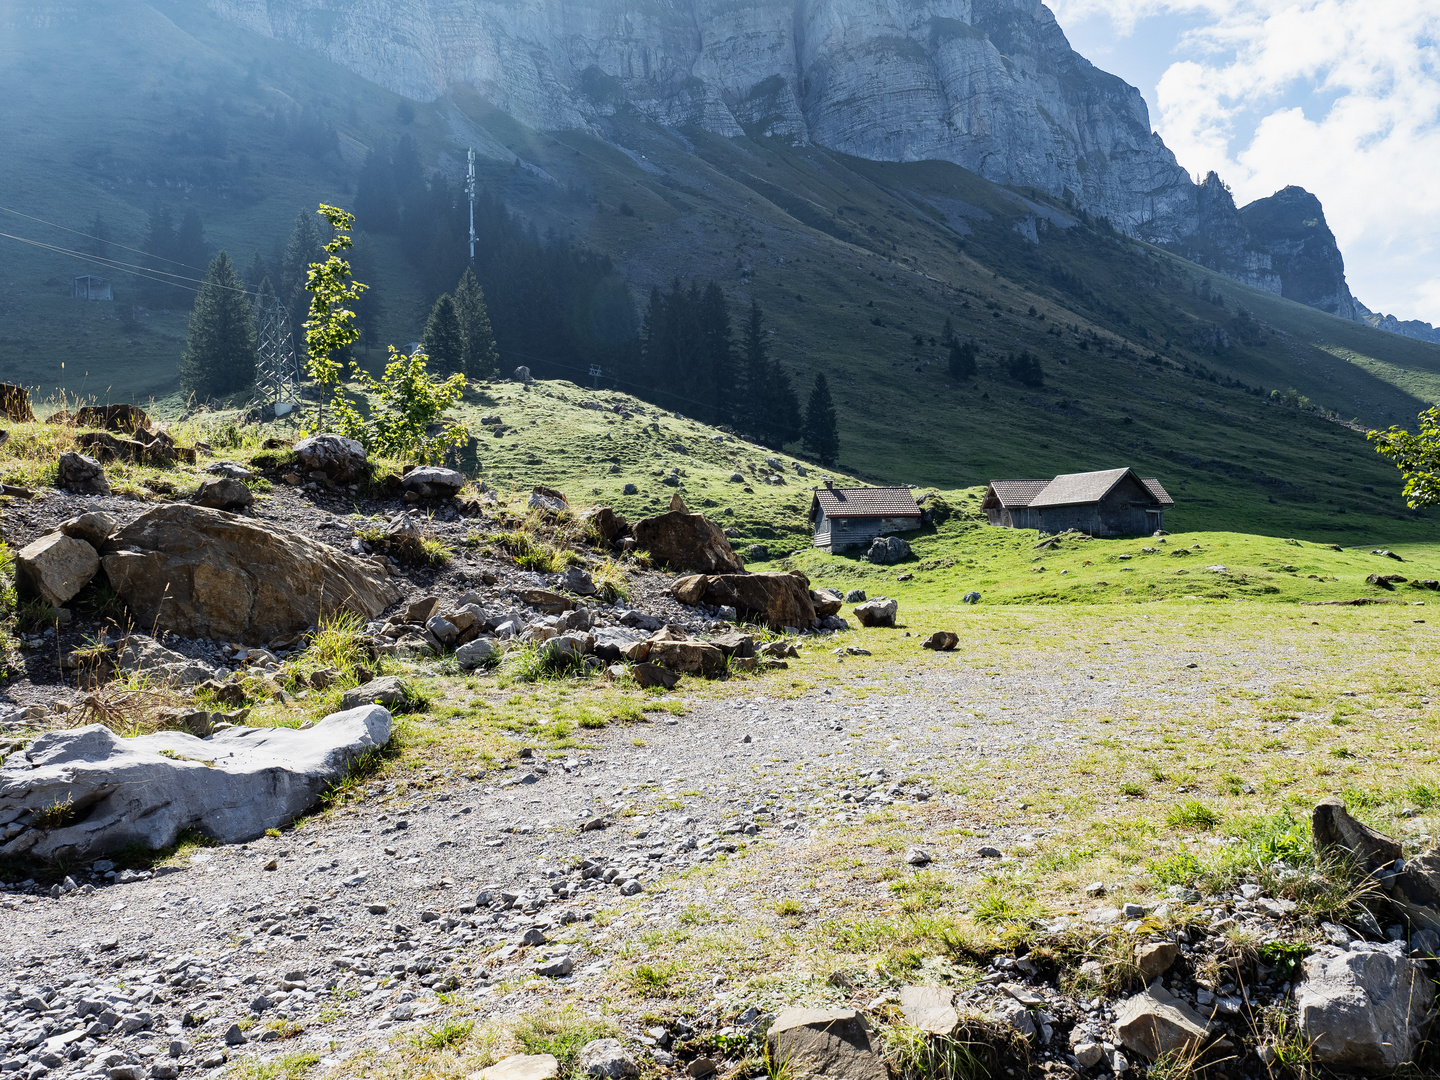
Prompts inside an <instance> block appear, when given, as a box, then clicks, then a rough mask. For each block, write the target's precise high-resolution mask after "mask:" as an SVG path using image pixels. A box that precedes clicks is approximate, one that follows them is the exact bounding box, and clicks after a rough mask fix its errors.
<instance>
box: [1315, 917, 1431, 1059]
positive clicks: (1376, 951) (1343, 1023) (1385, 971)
mask: <svg viewBox="0 0 1440 1080" xmlns="http://www.w3.org/2000/svg"><path fill="white" fill-rule="evenodd" d="M1405 952H1406V950H1405V944H1404V943H1403V942H1398V941H1392V942H1389V943H1387V944H1385V945H1377V944H1374V943H1372V942H1365V941H1361V942H1356V943H1355V944H1353V945H1351V946H1350V948H1349V949H1348V950H1343V951H1342V950H1340V949H1336V948H1333V947H1331V946H1324V947H1322V948H1321V949H1320V951H1318V952H1316V953H1314V954H1313V955H1311V956H1309V957H1307V958H1306V960H1305V981H1304V982H1302V983H1301V984H1300V988H1299V989H1298V990H1297V991H1296V994H1295V1003H1296V1008H1297V1011H1298V1014H1299V1022H1300V1031H1301V1034H1302V1035H1303V1036H1304V1038H1305V1040H1306V1042H1308V1043H1310V1044H1311V1054H1312V1055H1313V1056H1314V1059H1315V1061H1316V1063H1317V1064H1320V1065H1325V1066H1328V1067H1329V1068H1331V1069H1334V1070H1335V1071H1337V1072H1361V1073H1378V1072H1389V1071H1391V1070H1393V1069H1396V1068H1398V1067H1399V1066H1401V1065H1405V1064H1407V1063H1408V1062H1410V1061H1411V1059H1412V1058H1413V1057H1414V1056H1415V1051H1416V1050H1417V1049H1418V1048H1419V1046H1420V1042H1421V1036H1422V1035H1423V1033H1424V1027H1425V1023H1426V1021H1427V1020H1428V1018H1429V1013H1430V1006H1431V1003H1432V1002H1433V1001H1434V1000H1435V987H1434V984H1432V983H1431V982H1430V979H1429V978H1428V977H1427V975H1426V972H1425V968H1424V966H1423V965H1422V964H1419V963H1417V962H1416V961H1414V960H1411V959H1410V958H1409V957H1408V956H1406V955H1405Z"/></svg>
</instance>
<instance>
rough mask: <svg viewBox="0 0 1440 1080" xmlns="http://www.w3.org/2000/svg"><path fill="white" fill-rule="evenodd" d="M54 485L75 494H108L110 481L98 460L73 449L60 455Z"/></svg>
mask: <svg viewBox="0 0 1440 1080" xmlns="http://www.w3.org/2000/svg"><path fill="white" fill-rule="evenodd" d="M55 486H56V487H59V488H64V489H65V490H66V491H70V492H74V493H75V494H76V495H109V494H110V482H109V481H108V480H106V479H105V470H104V469H103V468H102V467H101V465H100V462H98V461H96V460H95V459H94V458H92V457H86V456H85V455H84V454H77V453H75V451H73V450H69V451H66V452H65V453H63V454H61V455H60V461H59V464H58V465H56V468H55Z"/></svg>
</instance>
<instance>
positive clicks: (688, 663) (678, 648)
mask: <svg viewBox="0 0 1440 1080" xmlns="http://www.w3.org/2000/svg"><path fill="white" fill-rule="evenodd" d="M647 659H648V660H649V662H650V663H652V664H659V665H661V666H662V667H667V668H669V669H670V670H671V671H682V672H684V673H685V674H687V675H703V676H704V677H706V678H707V679H708V678H714V677H715V676H717V675H723V674H724V673H725V653H724V652H722V651H721V650H720V649H718V648H716V647H715V646H714V645H711V644H710V643H709V642H707V641H699V640H695V639H693V638H686V639H682V640H680V641H667V640H660V641H656V640H654V639H653V638H652V639H651V641H650V652H649V655H648V657H647Z"/></svg>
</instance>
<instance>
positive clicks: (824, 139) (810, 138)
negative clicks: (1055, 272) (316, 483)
mask: <svg viewBox="0 0 1440 1080" xmlns="http://www.w3.org/2000/svg"><path fill="white" fill-rule="evenodd" d="M211 7H212V8H213V9H214V10H215V11H217V12H218V13H219V14H220V15H221V16H223V17H225V18H227V19H230V20H232V21H233V22H236V23H238V24H239V25H241V26H244V27H246V28H248V29H250V30H253V31H255V32H257V33H260V34H264V35H267V36H271V37H276V38H280V39H283V40H286V41H289V42H291V43H293V44H296V45H299V46H301V47H303V48H306V49H309V50H311V51H313V52H316V53H319V54H321V55H323V56H325V57H327V58H328V59H330V60H332V61H335V62H336V63H339V64H342V65H343V66H345V67H348V68H350V69H351V70H353V71H356V72H358V73H359V74H361V75H363V76H365V77H366V78H368V79H371V80H373V81H375V82H377V83H380V84H381V85H383V86H386V87H389V88H390V89H391V90H395V91H397V92H399V93H402V94H405V95H407V96H409V97H413V98H419V99H422V100H431V99H433V98H436V97H438V96H440V95H441V94H443V93H445V92H447V91H448V90H449V89H450V88H451V87H452V86H453V85H454V84H456V83H469V84H471V85H473V86H474V87H475V88H476V89H478V90H479V92H480V93H481V94H482V95H483V96H485V97H486V98H488V99H489V100H490V101H491V102H493V103H494V104H495V105H496V106H498V107H499V108H501V109H503V110H505V111H507V112H509V113H511V114H512V115H514V116H515V117H516V118H518V119H519V120H521V121H523V122H524V123H526V124H529V125H531V126H532V127H536V128H540V129H542V130H552V131H553V130H560V129H571V128H582V129H587V130H589V131H590V132H592V133H596V134H603V133H604V130H605V127H606V122H607V119H608V117H610V116H611V115H613V114H614V113H615V112H617V111H618V110H626V111H633V112H636V113H639V114H641V115H643V116H645V117H647V118H649V119H651V120H654V121H656V122H658V123H661V124H664V125H667V126H676V127H681V126H686V125H694V126H698V127H701V128H704V129H706V130H709V131H713V132H717V133H719V134H722V135H727V136H738V135H742V134H747V133H749V134H752V135H755V134H759V135H773V136H777V137H781V138H785V139H789V140H794V141H798V142H801V143H806V142H810V143H815V144H817V145H820V146H823V147H828V148H829V149H832V150H838V151H840V152H842V153H846V154H852V155H855V156H857V157H862V158H868V159H870V160H877V161H919V160H927V159H940V160H946V161H953V162H956V163H957V164H960V165H963V166H965V167H966V168H968V169H971V170H973V171H974V172H977V173H979V174H980V175H982V176H984V177H985V178H986V179H989V180H993V181H996V182H998V183H1002V184H1015V185H1024V186H1031V187H1035V188H1039V189H1041V190H1044V191H1046V192H1048V193H1050V194H1051V195H1055V196H1058V197H1062V198H1069V199H1071V200H1072V201H1073V202H1074V203H1075V204H1076V205H1077V206H1080V207H1083V208H1085V209H1086V210H1089V211H1090V212H1091V213H1094V214H1097V215H1103V216H1105V217H1108V218H1109V219H1110V220H1111V221H1113V222H1114V223H1115V224H1116V226H1117V227H1120V228H1124V229H1126V230H1127V231H1132V232H1136V233H1141V232H1143V233H1145V234H1147V235H1154V236H1157V237H1160V238H1162V239H1163V238H1178V237H1179V236H1181V235H1184V234H1185V233H1186V232H1188V231H1193V229H1192V228H1191V227H1190V224H1189V223H1190V222H1191V220H1192V219H1193V216H1194V184H1193V183H1192V182H1191V180H1190V178H1189V176H1188V174H1187V173H1186V172H1185V170H1184V169H1183V168H1181V167H1180V165H1179V164H1177V162H1176V160H1175V156H1174V155H1173V154H1172V153H1171V152H1170V151H1169V150H1168V149H1167V148H1166V147H1165V144H1164V143H1163V142H1162V141H1161V140H1160V137H1159V136H1158V135H1156V134H1155V133H1154V132H1153V131H1152V130H1151V127H1150V116H1149V111H1148V109H1147V108H1146V105H1145V101H1144V99H1143V98H1142V97H1141V95H1140V92H1139V91H1138V90H1136V89H1135V88H1134V87H1133V86H1129V85H1127V84H1126V83H1124V82H1123V81H1121V80H1120V79H1118V78H1116V77H1115V76H1113V75H1109V74H1107V73H1105V72H1103V71H1100V70H1098V69H1097V68H1096V67H1094V65H1092V64H1091V63H1090V62H1089V61H1087V60H1086V59H1085V58H1084V57H1082V56H1080V55H1078V54H1077V53H1075V52H1074V51H1073V50H1072V49H1071V48H1070V44H1069V42H1068V41H1067V40H1066V39H1065V35H1064V33H1063V32H1062V31H1061V29H1060V27H1059V25H1058V24H1057V23H1056V21H1055V18H1054V16H1053V15H1052V14H1051V12H1050V10H1049V8H1047V7H1045V6H1043V5H1041V4H1036V3H1031V2H1028V0H973V2H963V3H952V2H949V0H921V2H920V3H917V4H911V5H903V6H899V7H896V6H893V5H885V4H881V3H879V2H876V0H870V2H867V3H862V4H859V5H855V4H841V3H838V2H837V0H824V2H820V3H809V2H800V0H744V2H742V3H740V4H723V3H719V2H717V0H682V2H680V3H677V4H674V5H668V6H662V7H644V6H641V5H635V6H628V5H622V6H621V7H619V8H616V7H615V6H614V5H610V4H601V3H596V2H594V0H588V2H581V3H573V4H564V5H551V6H548V7H541V8H537V7H534V6H527V5H512V4H503V3H499V2H497V0H459V2H452V3H441V2H440V0H386V2H383V3H374V4H352V5H345V6H342V7H336V6H335V5H332V4H330V3H327V2H326V0H271V2H269V3H263V4H262V3H259V2H258V0H211ZM491 152H492V153H494V154H496V155H503V154H506V153H507V152H506V151H504V150H503V149H501V148H498V147H496V148H494V149H493V150H492V151H491Z"/></svg>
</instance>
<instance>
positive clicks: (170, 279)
mask: <svg viewBox="0 0 1440 1080" xmlns="http://www.w3.org/2000/svg"><path fill="white" fill-rule="evenodd" d="M0 236H3V237H5V238H6V239H8V240H17V241H19V242H20V243H22V244H29V245H30V246H31V247H37V248H41V249H42V250H45V251H53V252H55V253H56V254H59V255H65V256H68V257H70V258H72V259H79V260H80V261H81V262H88V263H94V264H95V265H96V266H101V267H104V268H105V269H106V270H115V271H118V272H120V273H122V274H133V275H134V276H136V277H142V278H146V279H148V280H150V281H158V282H160V283H161V284H162V285H170V286H172V287H174V288H176V289H181V290H183V291H184V292H191V293H198V292H199V291H200V290H199V289H195V288H192V287H190V286H189V285H182V284H180V283H181V282H182V281H193V282H195V283H196V284H199V285H206V284H210V285H214V286H215V287H216V288H219V289H225V290H227V291H229V292H238V293H244V294H245V295H246V296H249V295H250V292H249V290H248V289H235V288H232V287H231V286H229V285H220V284H218V283H216V282H207V281H206V280H205V279H203V278H192V277H190V276H188V275H186V274H171V273H169V272H168V271H165V270H156V269H154V268H153V267H149V266H141V265H140V264H139V263H127V262H121V261H120V260H118V259H109V258H106V257H105V256H103V255H91V254H90V253H89V252H85V251H75V250H73V249H72V248H62V247H59V246H57V245H55V244H47V243H45V242H43V241H41V240H31V239H29V238H28V237H24V236H16V235H15V234H14V233H7V232H0ZM142 254H143V252H142ZM180 265H184V264H183V263H182V264H180Z"/></svg>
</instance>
